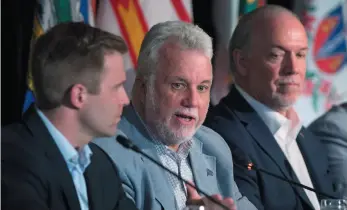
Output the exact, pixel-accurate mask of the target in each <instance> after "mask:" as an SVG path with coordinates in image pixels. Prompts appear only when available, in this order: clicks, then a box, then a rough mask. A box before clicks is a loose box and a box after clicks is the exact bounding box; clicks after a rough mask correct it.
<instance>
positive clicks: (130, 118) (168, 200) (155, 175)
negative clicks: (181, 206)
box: [120, 105, 176, 209]
mask: <svg viewBox="0 0 347 210" xmlns="http://www.w3.org/2000/svg"><path fill="white" fill-rule="evenodd" d="M123 117H124V118H125V119H126V121H127V122H125V123H126V124H127V125H124V124H123V125H124V127H125V126H127V128H125V130H126V131H125V130H123V131H125V132H126V134H127V135H128V137H129V138H130V139H131V140H132V141H133V143H134V144H135V145H137V146H138V147H139V148H140V149H141V150H142V151H143V152H145V153H146V154H148V155H149V156H151V157H152V158H154V159H155V160H156V161H158V162H159V163H161V161H160V158H159V156H158V155H157V152H156V150H155V147H154V143H153V142H152V140H151V139H152V138H151V136H150V135H149V134H148V131H147V129H146V128H145V126H144V124H143V123H142V121H141V119H140V118H139V116H138V115H137V113H136V112H135V110H134V108H133V106H132V105H129V106H127V107H125V108H124V111H123ZM123 122H124V121H123ZM123 122H122V121H121V123H123ZM123 125H120V127H121V126H123ZM124 127H123V128H124ZM140 156H141V155H140ZM141 161H143V163H144V165H145V168H146V170H147V171H148V172H149V173H150V177H151V182H152V183H153V188H154V194H155V198H156V200H157V201H158V202H159V203H160V204H161V205H162V206H163V208H164V209H172V207H173V206H176V201H175V196H174V193H173V189H172V187H171V185H170V184H169V182H168V179H167V175H166V172H165V171H164V169H162V168H160V167H159V166H157V165H156V164H155V163H152V162H151V161H150V160H148V159H147V158H146V157H143V156H141Z"/></svg>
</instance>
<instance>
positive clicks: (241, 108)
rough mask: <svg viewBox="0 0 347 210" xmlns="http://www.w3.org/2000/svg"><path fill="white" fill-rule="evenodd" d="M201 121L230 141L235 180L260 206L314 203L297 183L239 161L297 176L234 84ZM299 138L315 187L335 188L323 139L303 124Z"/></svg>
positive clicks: (293, 208) (295, 209) (291, 206)
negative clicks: (249, 166) (246, 165)
mask: <svg viewBox="0 0 347 210" xmlns="http://www.w3.org/2000/svg"><path fill="white" fill-rule="evenodd" d="M205 125H206V126H208V127H210V128H212V129H213V130H215V131H216V132H217V133H219V134H220V135H221V136H222V137H223V138H224V139H225V140H226V142H227V143H228V145H229V147H230V149H231V152H232V154H233V160H234V165H235V166H234V173H235V181H236V183H237V185H238V187H239V189H240V192H241V193H242V194H243V195H245V196H246V197H248V199H249V200H250V201H251V202H252V203H253V204H254V205H255V206H256V207H257V208H258V209H270V210H277V209H281V210H286V209H288V210H289V209H290V210H299V209H310V210H311V209H313V207H312V205H311V203H310V201H309V199H308V197H307V196H306V194H305V192H304V190H303V189H301V188H300V187H295V186H291V185H290V184H288V183H286V182H284V181H282V180H279V179H276V178H273V177H271V176H269V175H266V174H264V173H261V172H255V171H249V170H247V168H246V167H240V166H239V165H242V164H243V163H244V162H245V160H246V159H247V160H250V161H252V162H253V163H254V164H255V165H257V166H258V167H260V168H263V169H265V170H268V171H270V172H272V173H275V174H278V175H280V176H282V177H285V178H288V179H290V180H293V181H296V182H299V180H298V178H297V177H296V176H295V174H294V172H293V170H292V169H291V166H290V164H289V162H288V160H287V159H286V157H285V155H284V154H283V152H282V150H281V148H280V147H279V145H278V144H277V142H276V140H275V138H274V137H273V135H272V134H271V132H270V130H269V129H268V127H267V126H266V124H265V123H264V122H263V121H262V119H261V118H260V116H259V115H258V114H257V113H256V111H255V110H254V109H253V108H252V107H251V106H250V105H249V104H248V103H247V101H246V100H245V99H244V98H243V97H242V96H241V95H240V93H239V92H238V91H237V90H236V88H234V87H233V88H232V89H231V91H230V93H229V94H228V95H227V96H226V97H225V98H223V99H222V100H221V102H220V103H219V104H218V105H217V106H216V107H215V108H214V109H212V110H211V111H210V112H209V113H208V117H207V119H206V121H205ZM297 143H298V146H299V148H300V150H301V153H302V155H303V158H304V160H305V163H306V166H307V168H308V172H309V174H310V177H311V180H312V182H313V186H314V188H315V189H317V190H320V191H324V192H326V193H330V194H333V188H332V181H331V177H330V175H329V174H328V161H327V155H326V151H325V149H324V147H323V146H322V144H321V142H320V141H319V140H318V139H317V138H315V137H314V136H313V135H312V134H311V133H310V132H308V131H307V130H306V129H304V128H303V129H302V130H301V131H300V133H299V135H298V138H297ZM318 199H322V196H318Z"/></svg>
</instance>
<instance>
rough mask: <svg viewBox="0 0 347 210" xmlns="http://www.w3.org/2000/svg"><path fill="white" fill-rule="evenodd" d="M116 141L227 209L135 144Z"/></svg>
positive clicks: (123, 140)
mask: <svg viewBox="0 0 347 210" xmlns="http://www.w3.org/2000/svg"><path fill="white" fill-rule="evenodd" d="M116 140H117V141H118V143H120V144H121V145H122V146H123V147H125V148H127V149H131V150H133V151H135V152H137V153H140V154H141V155H143V156H145V157H146V158H147V159H149V160H150V161H151V162H153V163H155V164H156V165H157V166H159V167H160V168H162V169H164V170H165V171H167V172H169V173H170V174H172V175H174V176H175V177H176V178H177V179H179V180H180V181H183V182H184V183H185V184H187V185H189V186H191V187H193V188H194V189H196V191H198V192H199V193H201V194H203V195H204V196H205V197H206V198H208V199H209V200H211V201H212V202H214V203H215V204H217V205H219V206H221V207H222V208H224V209H228V207H226V206H225V205H224V204H222V203H221V202H219V201H217V200H216V199H214V198H213V197H211V196H209V195H208V194H207V193H206V192H204V191H203V190H201V189H199V188H198V187H197V186H194V185H193V184H191V183H190V182H189V181H187V180H185V179H183V178H182V177H181V176H179V175H177V174H176V173H174V172H172V171H171V170H170V169H168V168H166V167H165V166H164V165H163V164H161V163H159V162H158V161H157V160H155V159H154V158H152V157H151V156H149V155H148V154H146V153H144V152H143V151H142V150H141V149H140V148H138V147H137V146H136V145H135V144H133V142H132V141H130V140H129V139H127V138H125V137H124V136H117V137H116Z"/></svg>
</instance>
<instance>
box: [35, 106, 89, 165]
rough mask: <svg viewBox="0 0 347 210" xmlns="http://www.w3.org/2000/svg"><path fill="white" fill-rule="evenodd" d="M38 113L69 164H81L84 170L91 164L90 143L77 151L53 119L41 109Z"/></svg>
mask: <svg viewBox="0 0 347 210" xmlns="http://www.w3.org/2000/svg"><path fill="white" fill-rule="evenodd" d="M36 111H37V113H38V115H39V116H40V118H41V120H42V122H43V123H44V124H45V126H46V127H47V129H48V132H49V133H50V134H51V136H52V138H53V140H54V142H55V143H56V145H57V146H58V148H59V150H60V152H61V154H62V155H63V158H64V160H65V162H66V163H67V164H79V165H80V166H81V167H82V169H83V171H84V170H85V169H86V168H87V167H88V165H89V164H90V158H91V155H92V154H93V153H92V151H91V149H90V147H89V145H85V146H83V147H82V148H80V150H79V151H77V150H76V149H75V148H74V147H73V146H72V145H71V143H70V142H69V141H68V140H67V139H66V137H65V136H64V135H63V134H62V133H61V132H60V131H59V130H58V129H57V128H56V127H55V126H54V125H53V123H51V121H50V120H49V119H48V118H47V117H46V116H45V115H44V114H43V113H42V111H40V110H39V109H36Z"/></svg>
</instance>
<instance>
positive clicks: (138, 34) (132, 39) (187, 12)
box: [96, 0, 192, 97]
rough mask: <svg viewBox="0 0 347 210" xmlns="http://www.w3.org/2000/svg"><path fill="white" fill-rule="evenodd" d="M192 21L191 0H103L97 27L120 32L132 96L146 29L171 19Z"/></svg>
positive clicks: (129, 89)
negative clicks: (124, 49) (124, 44)
mask: <svg viewBox="0 0 347 210" xmlns="http://www.w3.org/2000/svg"><path fill="white" fill-rule="evenodd" d="M168 20H182V21H186V22H192V6H191V0H146V1H141V0H101V1H100V3H99V8H98V12H97V18H96V27H99V28H101V29H103V30H106V31H109V32H111V33H114V34H117V35H120V36H122V37H123V39H124V40H125V41H126V43H127V46H128V48H129V52H128V53H127V55H126V56H125V58H124V61H125V68H126V74H127V81H126V83H125V88H126V91H127V93H128V96H129V97H130V93H131V88H132V86H133V83H134V80H135V69H136V62H137V57H138V54H139V51H140V47H141V43H142V40H143V39H144V36H145V34H146V32H147V31H148V30H149V28H150V27H152V26H153V25H155V24H157V23H159V22H163V21H168Z"/></svg>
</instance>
